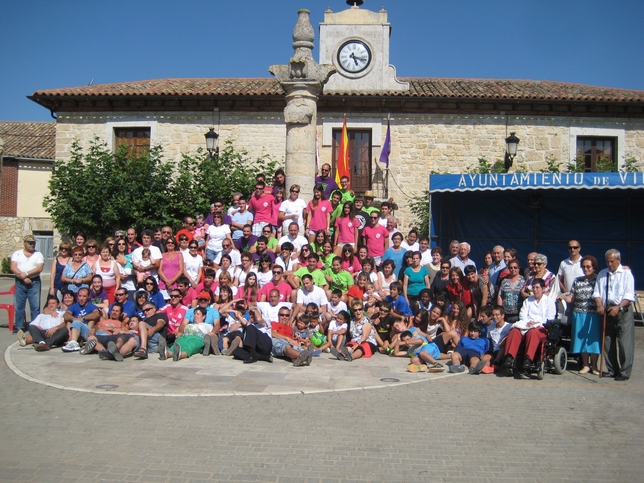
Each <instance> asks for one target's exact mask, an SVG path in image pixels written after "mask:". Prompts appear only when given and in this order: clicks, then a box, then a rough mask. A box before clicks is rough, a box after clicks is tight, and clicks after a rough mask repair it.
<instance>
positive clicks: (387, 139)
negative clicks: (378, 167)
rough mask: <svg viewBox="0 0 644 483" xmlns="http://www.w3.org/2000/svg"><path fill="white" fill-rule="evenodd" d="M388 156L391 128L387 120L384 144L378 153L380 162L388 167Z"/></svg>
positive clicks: (389, 152)
mask: <svg viewBox="0 0 644 483" xmlns="http://www.w3.org/2000/svg"><path fill="white" fill-rule="evenodd" d="M389 154H391V128H390V126H389V119H387V136H386V137H385V144H383V145H382V152H381V153H380V162H381V163H385V166H387V167H389Z"/></svg>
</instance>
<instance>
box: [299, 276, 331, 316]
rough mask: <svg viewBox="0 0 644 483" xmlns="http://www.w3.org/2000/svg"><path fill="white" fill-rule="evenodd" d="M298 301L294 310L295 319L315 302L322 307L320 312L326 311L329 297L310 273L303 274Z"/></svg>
mask: <svg viewBox="0 0 644 483" xmlns="http://www.w3.org/2000/svg"><path fill="white" fill-rule="evenodd" d="M296 300H297V303H296V305H295V309H294V311H293V320H295V319H296V317H297V316H298V314H299V313H300V312H304V310H305V309H306V306H307V305H308V304H310V303H314V304H315V305H317V306H318V307H319V308H320V313H323V312H326V309H327V305H328V303H329V299H327V298H326V293H325V291H324V289H323V288H321V287H318V286H316V285H315V283H314V282H313V277H312V276H311V275H309V274H308V273H307V274H306V275H303V276H302V287H301V288H300V289H299V290H298V291H297V299H296Z"/></svg>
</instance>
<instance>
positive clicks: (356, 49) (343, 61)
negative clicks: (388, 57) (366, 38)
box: [338, 40, 371, 74]
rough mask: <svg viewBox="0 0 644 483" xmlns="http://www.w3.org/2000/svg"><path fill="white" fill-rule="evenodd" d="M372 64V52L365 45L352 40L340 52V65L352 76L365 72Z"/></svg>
mask: <svg viewBox="0 0 644 483" xmlns="http://www.w3.org/2000/svg"><path fill="white" fill-rule="evenodd" d="M370 62H371V51H370V50H369V47H367V46H366V45H365V44H364V43H362V42H360V41H357V40H351V41H349V42H345V43H344V44H343V45H342V47H340V50H338V63H339V64H340V66H341V67H342V68H343V69H344V70H346V71H347V72H350V73H352V74H357V73H358V72H362V71H363V70H365V69H366V68H367V67H368V66H369V63H370Z"/></svg>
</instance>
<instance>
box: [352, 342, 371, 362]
mask: <svg viewBox="0 0 644 483" xmlns="http://www.w3.org/2000/svg"><path fill="white" fill-rule="evenodd" d="M347 346H348V347H354V348H355V347H360V348H361V349H362V353H363V356H362V357H363V359H369V358H370V357H371V356H372V355H373V353H374V352H377V351H378V348H377V347H376V346H375V345H373V344H372V343H371V342H366V341H365V342H363V343H362V344H358V343H357V342H347ZM354 350H355V349H354Z"/></svg>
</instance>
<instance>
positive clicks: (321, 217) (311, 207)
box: [304, 183, 333, 243]
mask: <svg viewBox="0 0 644 483" xmlns="http://www.w3.org/2000/svg"><path fill="white" fill-rule="evenodd" d="M332 211H333V207H332V206H331V203H330V202H329V201H328V200H325V199H324V186H322V185H321V184H320V183H318V184H316V185H315V188H313V199H312V200H311V201H309V204H308V205H307V206H306V221H305V222H304V226H305V228H306V230H305V232H304V234H305V235H306V236H307V237H308V239H309V242H311V243H313V242H314V241H315V233H316V232H317V231H318V230H324V232H325V233H326V234H327V236H328V235H329V234H330V232H329V223H330V222H331V212H332Z"/></svg>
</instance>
